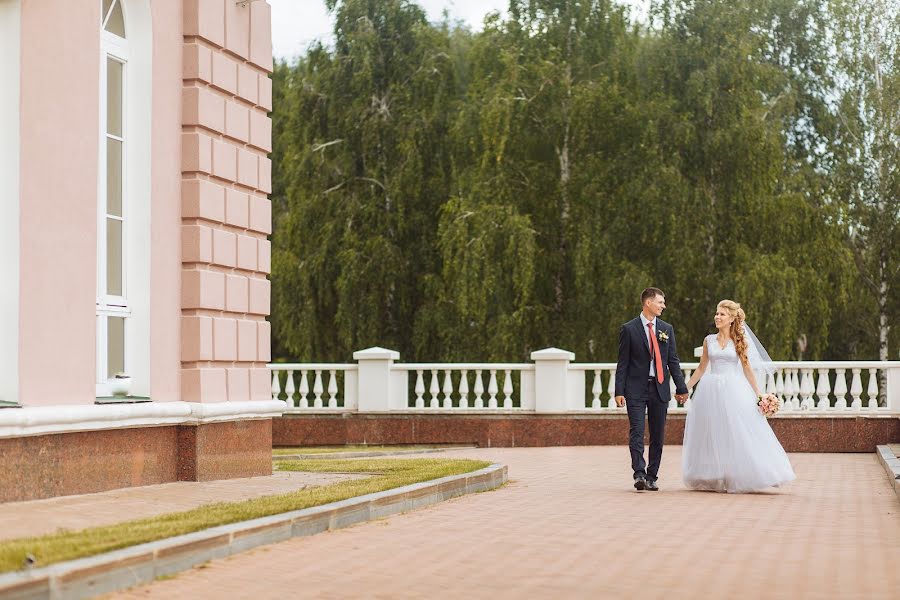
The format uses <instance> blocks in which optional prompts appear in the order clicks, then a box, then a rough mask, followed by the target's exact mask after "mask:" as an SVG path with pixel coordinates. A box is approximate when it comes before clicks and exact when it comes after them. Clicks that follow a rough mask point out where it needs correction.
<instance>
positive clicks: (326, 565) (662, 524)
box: [116, 446, 900, 600]
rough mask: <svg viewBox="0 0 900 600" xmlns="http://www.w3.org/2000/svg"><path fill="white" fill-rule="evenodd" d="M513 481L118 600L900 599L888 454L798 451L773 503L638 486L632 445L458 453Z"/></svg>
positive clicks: (770, 497) (672, 473)
mask: <svg viewBox="0 0 900 600" xmlns="http://www.w3.org/2000/svg"><path fill="white" fill-rule="evenodd" d="M447 455H448V456H467V457H478V458H485V459H489V460H493V461H496V462H502V463H505V464H507V465H509V476H510V479H511V480H512V481H511V483H509V484H508V485H506V486H505V487H503V488H502V489H499V490H496V491H491V492H486V493H482V494H475V495H471V496H466V497H463V498H458V499H456V500H452V501H449V502H445V503H442V504H439V505H436V506H433V507H429V508H425V509H421V510H417V511H413V512H411V513H407V514H404V515H398V516H394V517H390V518H388V519H385V520H381V521H376V522H373V523H366V524H362V525H358V526H355V527H352V528H349V529H344V530H339V531H334V532H328V533H324V534H320V535H317V536H314V537H311V538H297V539H293V540H289V541H286V542H282V543H280V544H276V545H272V546H268V547H265V548H259V549H256V550H253V551H250V552H248V553H245V554H242V555H239V556H235V557H231V558H228V559H224V560H218V561H214V562H212V563H209V564H208V565H204V567H203V568H197V569H194V570H192V571H190V572H186V573H183V574H181V575H179V576H177V577H175V578H174V579H171V580H166V581H158V582H155V583H153V584H151V585H148V586H144V587H141V588H136V589H133V590H130V591H128V592H126V593H123V594H119V595H118V596H116V597H117V598H132V599H138V598H139V599H147V598H151V599H155V598H159V599H167V600H168V599H177V598H216V599H226V598H228V599H231V598H234V599H239V598H247V599H252V600H264V599H268V598H272V599H275V598H278V599H281V598H322V599H330V598H490V599H491V600H496V599H500V598H529V599H532V598H553V599H556V598H648V599H653V598H665V599H667V600H670V599H673V598H690V599H696V598H703V599H704V600H706V599H712V598H716V599H718V598H754V599H755V598H785V599H787V598H791V599H799V598H837V599H849V598H866V599H879V598H883V599H888V598H891V599H896V598H900V569H898V568H897V558H898V556H900V503H898V501H897V497H896V496H895V494H894V492H893V490H892V489H891V488H890V486H889V484H888V482H887V480H886V478H885V475H884V471H883V469H882V468H881V466H880V465H878V463H877V462H876V459H875V458H874V456H873V455H870V454H865V455H860V454H855V455H853V454H793V455H791V460H792V462H793V464H794V468H795V470H796V471H797V475H798V479H797V481H795V482H794V483H792V484H791V485H790V486H789V487H787V488H784V489H781V490H777V491H773V492H770V493H761V494H746V495H725V494H715V493H708V492H689V491H687V490H685V489H684V488H683V487H682V485H681V482H680V472H679V463H680V447H677V446H673V447H667V448H666V451H665V454H664V456H663V469H662V472H661V477H660V486H661V487H662V491H661V492H658V493H653V492H643V493H640V494H639V493H635V492H633V491H632V490H631V474H630V472H629V469H628V465H627V461H628V452H627V449H626V448H623V447H578V448H575V447H569V448H511V449H480V450H470V451H460V452H453V453H452V454H451V453H447Z"/></svg>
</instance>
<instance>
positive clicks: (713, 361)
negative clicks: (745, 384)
mask: <svg viewBox="0 0 900 600" xmlns="http://www.w3.org/2000/svg"><path fill="white" fill-rule="evenodd" d="M706 351H707V353H708V354H709V373H710V374H711V375H725V374H731V373H738V374H740V373H743V368H742V367H741V361H740V359H738V355H737V350H735V349H734V341H732V340H728V344H727V345H726V346H725V348H724V349H723V348H722V347H721V346H719V340H717V339H716V336H715V334H713V335H708V336H706Z"/></svg>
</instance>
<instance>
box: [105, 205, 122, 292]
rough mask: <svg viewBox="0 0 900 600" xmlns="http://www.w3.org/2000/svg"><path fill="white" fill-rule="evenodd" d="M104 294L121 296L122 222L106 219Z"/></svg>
mask: <svg viewBox="0 0 900 600" xmlns="http://www.w3.org/2000/svg"><path fill="white" fill-rule="evenodd" d="M106 293H107V294H109V295H110V296H121V295H122V221H120V220H118V219H113V218H110V217H107V219H106Z"/></svg>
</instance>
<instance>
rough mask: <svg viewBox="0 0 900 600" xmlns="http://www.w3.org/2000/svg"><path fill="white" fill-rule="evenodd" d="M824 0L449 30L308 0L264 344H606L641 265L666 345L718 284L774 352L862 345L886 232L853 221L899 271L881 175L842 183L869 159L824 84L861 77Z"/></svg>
mask: <svg viewBox="0 0 900 600" xmlns="http://www.w3.org/2000/svg"><path fill="white" fill-rule="evenodd" d="M878 1H879V2H881V3H882V4H884V5H885V6H886V7H887V9H886V10H887V13H888V14H892V15H893V17H894V18H895V20H896V17H897V11H896V10H895V8H894V4H896V0H878ZM835 2H837V0H835ZM888 5H890V6H888ZM835 6H838V8H836V9H834V10H829V7H828V5H823V4H822V3H820V2H818V1H817V0H734V1H729V2H726V1H724V0H661V1H660V2H656V3H654V8H653V10H652V11H651V17H650V21H649V22H648V23H645V24H637V23H634V22H632V21H631V20H630V19H629V16H628V12H627V10H626V9H625V8H623V7H622V6H620V5H618V4H616V3H614V2H611V1H610V0H510V3H509V11H508V16H507V17H506V18H500V17H499V16H498V15H496V14H493V15H488V16H487V17H486V18H485V24H484V29H483V31H481V32H479V33H472V32H470V31H468V30H466V29H462V28H459V27H458V26H457V25H455V24H453V23H448V22H442V23H431V24H430V23H428V22H427V21H426V19H425V17H424V13H423V12H422V11H421V9H419V8H418V7H417V6H416V5H415V4H414V3H413V2H408V1H401V0H385V1H382V2H373V1H371V0H329V7H330V8H331V10H332V12H333V16H334V19H335V29H334V31H335V40H336V41H335V46H334V48H333V49H329V48H324V47H321V46H316V47H313V48H311V49H310V50H309V51H308V52H307V54H306V55H305V56H304V57H303V58H301V59H300V60H299V61H298V62H297V63H295V64H292V65H286V64H279V65H277V67H276V70H275V74H274V80H275V98H276V99H277V103H276V110H275V115H274V136H275V155H274V158H275V165H274V167H273V178H274V181H273V199H274V201H275V203H274V206H275V232H274V235H273V264H272V269H273V272H272V279H273V314H272V322H273V335H274V338H275V348H276V354H277V356H280V357H284V358H291V359H299V360H316V361H319V360H341V361H343V360H347V359H348V357H349V356H350V354H351V353H352V352H353V351H354V350H359V349H361V348H364V347H367V346H371V345H380V346H388V347H391V348H394V349H397V350H399V351H400V352H401V354H402V356H403V358H404V360H429V361H431V360H435V361H439V360H459V361H462V360H469V361H472V360H524V359H526V358H527V356H528V354H529V353H530V352H531V351H533V350H536V349H539V348H541V347H546V346H559V347H563V348H567V349H570V350H572V351H574V352H575V353H576V355H577V356H578V358H579V360H591V361H595V360H596V361H600V360H610V359H613V358H614V356H615V348H616V332H617V331H618V327H619V325H620V324H621V323H622V322H624V321H625V320H627V319H629V318H631V317H633V316H634V315H636V314H637V312H638V310H639V307H638V295H639V293H640V291H641V290H642V289H643V288H644V287H647V286H649V285H655V286H657V287H661V288H662V289H664V290H665V291H666V293H667V299H668V305H669V311H668V313H667V318H668V319H669V320H671V321H672V322H674V323H675V324H676V326H677V328H678V331H679V334H680V338H681V340H683V341H682V347H686V348H690V347H691V346H692V345H695V344H696V343H697V341H698V340H699V339H701V338H702V336H703V335H704V334H705V333H706V332H707V331H708V330H709V324H710V322H711V315H712V314H713V312H714V309H715V305H716V303H717V301H718V300H720V299H722V298H726V297H727V298H732V299H734V300H737V301H739V302H742V303H744V304H745V307H746V309H747V312H748V315H749V319H750V320H751V322H752V323H753V324H754V325H755V329H756V330H757V331H758V332H759V335H760V337H761V338H762V340H763V341H764V343H766V344H767V346H768V347H769V348H770V350H771V354H772V356H773V357H774V358H777V359H787V358H792V357H796V356H797V350H796V346H795V341H796V339H797V338H798V337H799V336H800V335H806V337H807V339H808V342H809V346H808V348H807V350H806V352H805V354H804V357H805V358H821V359H829V358H832V359H833V358H842V359H850V358H864V357H865V358H872V357H873V355H874V353H876V352H877V347H878V339H877V335H873V333H874V332H877V330H878V322H879V319H878V316H877V314H878V313H879V311H880V310H882V309H881V308H880V307H879V301H878V299H877V298H876V297H875V294H874V293H869V295H868V296H867V295H866V294H863V293H860V290H861V289H863V285H864V281H865V278H866V277H869V278H871V277H872V273H873V268H872V267H873V265H874V266H877V265H878V264H880V263H879V262H878V260H881V259H879V258H878V256H881V255H884V254H885V253H884V252H882V253H881V254H878V253H874V254H873V253H872V252H867V251H866V249H867V247H866V246H865V244H860V243H859V240H860V239H865V240H872V241H880V242H881V246H880V247H882V248H887V247H889V248H890V249H891V250H890V252H887V254H886V256H887V258H886V259H884V262H885V264H887V265H890V266H892V268H893V271H892V272H889V271H890V269H882V270H881V271H880V272H885V273H888V275H887V277H888V283H889V285H896V279H897V264H898V261H897V248H900V243H898V242H900V238H898V235H900V234H898V233H897V231H898V228H897V227H896V218H894V220H893V223H894V225H892V226H891V227H887V228H886V227H880V228H878V227H875V224H876V223H878V224H880V225H884V222H885V219H884V217H885V215H887V214H888V213H890V210H894V212H895V214H894V216H895V217H896V212H897V211H896V208H891V207H896V204H895V203H896V201H897V198H898V197H900V194H896V193H895V192H892V193H893V196H890V197H888V196H884V197H885V198H888V201H889V202H894V204H887V205H885V204H884V203H882V204H881V205H877V204H876V205H874V206H875V207H876V208H877V209H878V210H880V211H881V212H878V210H876V211H874V212H873V211H872V210H869V211H868V212H865V211H862V210H861V209H860V206H862V205H861V204H860V203H859V202H856V204H854V202H853V201H852V198H851V197H852V194H851V193H850V192H851V191H852V190H859V189H864V188H865V186H862V185H861V184H859V182H860V181H861V179H860V178H861V177H862V178H863V179H865V173H866V172H865V171H860V170H859V168H858V167H855V166H854V165H853V161H852V160H851V152H850V148H851V147H852V146H849V145H848V144H847V143H845V142H844V141H843V140H844V139H845V138H847V136H848V135H849V134H848V133H847V131H846V129H847V126H846V124H843V125H842V123H843V121H842V118H843V119H844V121H846V117H842V115H841V113H839V112H838V111H836V110H835V98H840V100H841V103H842V104H841V106H843V107H844V108H845V109H846V107H847V106H848V105H849V104H850V103H851V102H852V101H853V99H854V98H855V99H859V98H860V97H861V96H860V94H861V93H862V91H860V90H862V89H863V88H860V86H858V85H857V86H856V87H853V86H849V87H848V89H849V90H850V91H848V92H846V94H845V93H844V92H841V94H838V93H837V91H836V90H838V88H839V86H840V85H844V86H845V87H847V83H848V82H853V81H857V80H862V79H865V78H864V77H862V75H860V73H862V72H863V71H864V70H860V69H862V67H860V68H859V69H856V70H855V71H854V70H853V69H850V68H849V67H848V66H847V65H849V64H850V63H849V62H848V61H847V60H844V59H840V60H839V56H843V55H838V54H836V53H835V51H834V43H836V42H834V41H833V40H835V39H837V38H834V36H833V32H834V31H835V27H836V23H839V22H840V23H844V24H847V23H853V22H856V21H854V19H857V21H858V20H859V19H860V18H862V17H860V15H861V14H863V13H865V11H861V10H856V11H854V7H853V3H845V4H840V5H837V4H835ZM891 11H893V12H891ZM865 14H869V13H865ZM886 30H890V28H887V29H886ZM854 39H856V40H857V42H859V39H861V38H854ZM892 39H894V40H895V41H896V39H897V37H896V36H895V37H894V38H892ZM838 41H840V39H838ZM841 43H843V42H841ZM848 43H849V42H848ZM858 45H859V44H858V43H857V46H858ZM844 46H847V44H844ZM850 46H852V47H854V48H855V47H856V46H853V45H852V44H850ZM842 47H843V46H842ZM896 47H897V46H896V44H895V45H894V46H892V48H894V49H896ZM841 61H843V62H841ZM891 64H893V63H891ZM891 73H892V76H893V77H894V79H891V80H890V82H889V84H885V86H884V88H885V89H888V88H890V89H891V90H893V89H895V88H896V87H900V86H897V85H896V70H893V71H891ZM860 78H862V79H860ZM891 86H893V87H891ZM870 87H871V86H870ZM865 89H868V88H865ZM851 92H852V93H851ZM853 94H856V95H853ZM897 105H900V103H896V104H895V106H897ZM854 106H855V105H854ZM870 112H871V111H870ZM865 114H869V113H865ZM854 123H857V125H859V124H860V123H866V124H869V123H871V118H870V119H869V120H866V119H863V118H862V117H859V118H857V119H856V121H854ZM857 128H858V127H857ZM885 154H887V151H885ZM894 156H896V152H895V153H894ZM886 173H888V174H889V175H890V177H889V178H887V179H885V180H886V181H889V182H893V183H891V184H890V185H895V184H896V182H897V181H898V177H897V169H896V168H895V166H892V164H891V165H889V166H888V169H887V171H886ZM854 182H856V184H854ZM887 189H890V190H895V188H894V187H889V188H887ZM866 198H869V196H866ZM867 206H869V208H870V209H871V207H872V206H873V204H872V203H871V202H869V204H868V205H867ZM885 206H887V207H888V208H887V209H885ZM888 222H891V221H890V220H889V219H888ZM876 230H877V232H880V233H877V234H876ZM861 233H865V234H866V235H865V236H864V237H863V238H861V237H860V235H861ZM854 236H855V237H854ZM854 243H855V244H856V245H854ZM890 244H892V245H890ZM876 255H877V256H876ZM860 265H862V266H860ZM862 267H866V268H862ZM876 270H877V269H876ZM896 296H898V295H897V294H893V296H890V295H889V298H894V297H896ZM890 302H893V304H890ZM897 304H898V303H897V302H896V301H895V300H889V301H888V302H887V305H886V306H885V308H884V309H883V310H884V311H887V312H886V314H888V313H889V314H890V315H896V314H897V311H898V306H897ZM890 311H893V312H890ZM867 315H869V316H867ZM871 315H876V316H871Z"/></svg>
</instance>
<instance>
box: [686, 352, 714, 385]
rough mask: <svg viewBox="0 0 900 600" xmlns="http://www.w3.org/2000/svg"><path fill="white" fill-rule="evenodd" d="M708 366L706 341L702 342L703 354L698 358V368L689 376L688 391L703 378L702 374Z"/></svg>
mask: <svg viewBox="0 0 900 600" xmlns="http://www.w3.org/2000/svg"><path fill="white" fill-rule="evenodd" d="M708 364H709V354H707V352H706V340H703V354H702V355H701V356H700V366H698V367H697V370H696V371H694V374H693V375H691V379H690V381H688V383H687V388H688V389H689V390H690V389H691V388H692V387H694V386H695V385H697V382H698V381H700V378H701V377H703V372H704V371H706V366H707V365H708Z"/></svg>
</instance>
